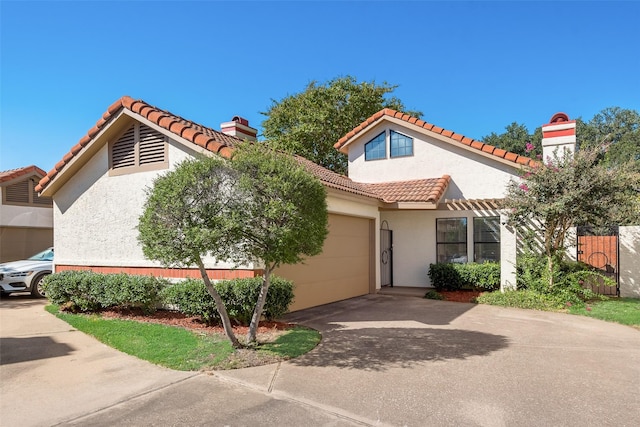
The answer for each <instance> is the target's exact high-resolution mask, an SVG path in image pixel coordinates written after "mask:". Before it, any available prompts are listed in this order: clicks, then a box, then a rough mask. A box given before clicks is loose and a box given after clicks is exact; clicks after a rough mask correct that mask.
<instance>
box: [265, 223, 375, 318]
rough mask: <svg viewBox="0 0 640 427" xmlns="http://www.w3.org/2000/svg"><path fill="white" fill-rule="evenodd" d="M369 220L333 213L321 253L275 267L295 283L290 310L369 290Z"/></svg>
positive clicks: (370, 239)
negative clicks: (292, 263)
mask: <svg viewBox="0 0 640 427" xmlns="http://www.w3.org/2000/svg"><path fill="white" fill-rule="evenodd" d="M370 223H371V220H369V219H366V218H357V217H351V216H345V215H337V214H330V215H329V235H328V236H327V239H326V240H325V242H324V247H323V250H322V253H321V254H320V255H316V256H314V257H311V258H307V259H306V260H305V261H304V263H303V264H296V265H285V266H282V267H280V268H278V269H277V270H276V271H275V274H276V275H278V276H282V277H285V278H287V279H289V280H292V281H293V283H294V285H295V290H294V292H295V300H294V302H293V304H292V305H291V308H290V310H291V311H295V310H302V309H303V308H309V307H314V306H317V305H322V304H328V303H330V302H335V301H340V300H343V299H347V298H352V297H356V296H360V295H366V294H368V293H369V289H370V282H371V280H372V274H373V271H372V265H371V255H370V253H371V245H373V240H372V237H373V236H371V226H370Z"/></svg>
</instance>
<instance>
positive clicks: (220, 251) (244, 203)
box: [138, 143, 328, 347]
mask: <svg viewBox="0 0 640 427" xmlns="http://www.w3.org/2000/svg"><path fill="white" fill-rule="evenodd" d="M327 221H328V217H327V204H326V190H325V188H324V186H323V185H322V183H321V182H320V181H319V180H318V179H316V178H315V177H314V176H313V175H311V174H310V173H309V172H308V171H307V170H306V169H305V168H304V167H303V166H302V164H301V163H299V162H298V161H297V160H296V159H295V158H294V157H293V156H291V155H287V154H284V153H280V152H276V151H275V150H271V149H269V148H266V147H264V146H262V145H260V144H249V143H246V144H240V145H239V146H238V147H237V149H236V151H235V152H234V154H233V156H232V159H231V160H230V161H227V160H224V159H221V158H218V157H211V158H209V157H203V158H199V159H195V160H187V161H185V162H183V163H181V164H180V165H178V167H177V168H176V169H175V170H174V171H171V172H168V173H167V174H166V175H163V176H161V177H159V178H157V179H156V180H155V181H154V184H153V187H152V188H151V189H150V190H149V192H148V197H147V201H146V203H145V205H144V212H143V214H142V216H141V217H140V221H139V225H138V230H139V236H138V239H139V241H140V242H141V244H142V248H143V252H144V254H145V256H147V257H148V258H150V259H154V260H158V261H160V262H162V263H163V264H164V265H168V266H192V265H196V266H198V268H199V270H200V274H201V276H202V279H203V280H204V282H205V285H206V287H207V290H208V292H209V293H210V294H211V296H212V297H213V299H214V301H215V303H216V307H217V309H218V311H219V313H220V317H221V319H222V323H223V327H224V330H225V333H226V335H227V337H228V338H229V340H230V341H231V343H232V344H233V346H234V347H240V346H241V345H242V344H241V343H240V342H239V341H238V339H237V337H235V335H234V333H233V329H232V327H231V323H230V320H229V316H228V313H227V310H226V307H225V305H224V302H223V301H222V299H221V298H220V295H219V294H218V293H217V291H216V289H215V288H214V287H213V285H212V283H211V281H210V280H209V278H208V276H207V272H206V269H205V257H206V256H208V255H209V256H213V257H215V258H216V259H217V260H220V261H228V262H233V263H235V264H237V265H240V264H244V263H249V262H259V263H261V264H262V265H263V267H264V274H263V283H262V286H261V289H260V293H259V297H258V300H257V301H256V306H255V309H254V312H253V316H252V319H251V324H250V325H249V334H248V336H247V342H248V343H253V342H255V341H256V334H257V328H258V323H259V320H260V319H261V317H262V313H263V308H264V303H265V301H266V298H267V292H268V290H269V285H270V277H271V273H272V272H273V270H274V269H275V268H277V267H278V266H279V265H281V264H295V263H298V262H300V261H302V259H303V258H304V257H305V256H312V255H316V254H318V253H319V252H320V251H321V250H322V245H323V243H324V240H325V238H326V235H327V232H328V231H327Z"/></svg>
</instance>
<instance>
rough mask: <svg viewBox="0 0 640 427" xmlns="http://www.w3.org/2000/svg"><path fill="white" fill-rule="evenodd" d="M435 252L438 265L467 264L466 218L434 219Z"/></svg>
mask: <svg viewBox="0 0 640 427" xmlns="http://www.w3.org/2000/svg"><path fill="white" fill-rule="evenodd" d="M436 252H437V261H438V262H439V263H446V262H459V263H465V262H467V218H438V219H436Z"/></svg>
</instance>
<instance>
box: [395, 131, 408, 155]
mask: <svg viewBox="0 0 640 427" xmlns="http://www.w3.org/2000/svg"><path fill="white" fill-rule="evenodd" d="M404 156H413V138H409V137H408V136H406V135H403V134H401V133H398V132H394V131H391V157H404Z"/></svg>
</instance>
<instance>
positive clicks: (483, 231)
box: [473, 216, 500, 262]
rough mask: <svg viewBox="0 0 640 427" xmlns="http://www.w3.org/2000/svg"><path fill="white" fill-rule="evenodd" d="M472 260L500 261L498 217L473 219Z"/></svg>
mask: <svg viewBox="0 0 640 427" xmlns="http://www.w3.org/2000/svg"><path fill="white" fill-rule="evenodd" d="M473 260H474V261H475V262H485V261H494V262H498V261H500V217H498V216H491V217H486V218H473Z"/></svg>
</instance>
